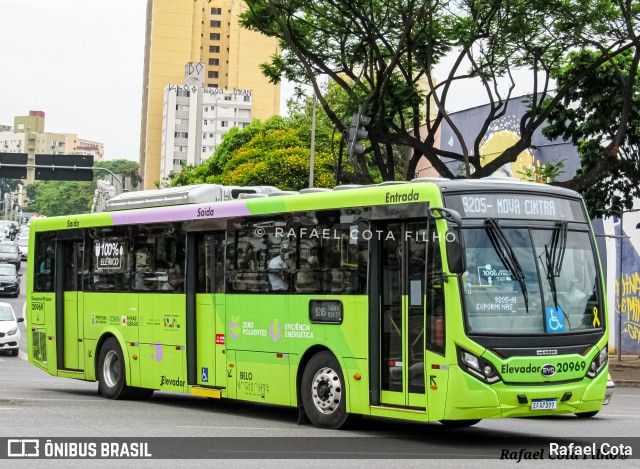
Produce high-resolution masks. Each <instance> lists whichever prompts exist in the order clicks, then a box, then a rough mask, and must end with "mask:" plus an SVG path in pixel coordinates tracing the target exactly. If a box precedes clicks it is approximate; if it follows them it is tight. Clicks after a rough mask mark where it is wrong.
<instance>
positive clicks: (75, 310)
mask: <svg viewBox="0 0 640 469" xmlns="http://www.w3.org/2000/svg"><path fill="white" fill-rule="evenodd" d="M83 250H84V241H82V240H77V239H74V240H60V239H59V240H58V242H57V246H56V262H55V266H60V268H56V269H55V272H56V273H55V275H56V278H55V282H54V285H55V293H56V336H57V341H56V342H57V344H56V346H57V356H58V369H61V370H73V371H81V370H84V343H83V328H84V327H83V316H82V310H83V308H82V304H81V302H82V256H83Z"/></svg>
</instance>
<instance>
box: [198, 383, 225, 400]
mask: <svg viewBox="0 0 640 469" xmlns="http://www.w3.org/2000/svg"><path fill="white" fill-rule="evenodd" d="M223 389H224V388H205V387H202V386H191V394H192V395H194V396H202V397H212V398H214V399H220V398H221V397H222V390H223Z"/></svg>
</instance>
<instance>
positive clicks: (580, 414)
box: [576, 410, 600, 419]
mask: <svg viewBox="0 0 640 469" xmlns="http://www.w3.org/2000/svg"><path fill="white" fill-rule="evenodd" d="M598 412H600V411H599V410H592V411H591V412H578V413H577V414H576V417H578V418H579V419H590V418H591V417H595V416H596V415H598Z"/></svg>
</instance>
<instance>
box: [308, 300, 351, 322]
mask: <svg viewBox="0 0 640 469" xmlns="http://www.w3.org/2000/svg"><path fill="white" fill-rule="evenodd" d="M342 319H343V310H342V301H339V300H310V301H309V321H311V322H312V323H320V324H342Z"/></svg>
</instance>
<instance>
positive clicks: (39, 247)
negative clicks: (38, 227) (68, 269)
mask: <svg viewBox="0 0 640 469" xmlns="http://www.w3.org/2000/svg"><path fill="white" fill-rule="evenodd" d="M55 252H56V251H55V238H54V237H53V236H51V235H49V236H47V235H46V234H40V233H38V234H37V235H36V259H35V270H36V271H35V275H34V280H35V282H34V283H35V285H34V286H35V290H36V291H41V292H51V291H53V287H54V285H53V278H54V273H55Z"/></svg>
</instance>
